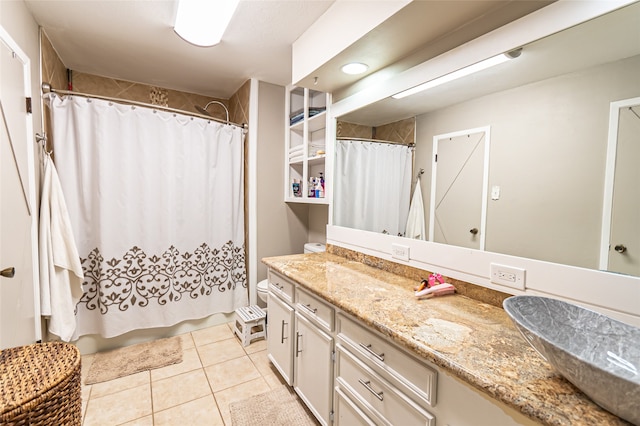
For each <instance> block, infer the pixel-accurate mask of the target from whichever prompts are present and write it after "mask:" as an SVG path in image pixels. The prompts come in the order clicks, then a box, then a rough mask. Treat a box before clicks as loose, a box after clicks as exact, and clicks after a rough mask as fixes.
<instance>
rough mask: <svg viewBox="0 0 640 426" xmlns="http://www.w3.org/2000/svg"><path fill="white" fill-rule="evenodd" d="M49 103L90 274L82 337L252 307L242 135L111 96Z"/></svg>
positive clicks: (80, 311) (81, 313) (80, 310)
mask: <svg viewBox="0 0 640 426" xmlns="http://www.w3.org/2000/svg"><path fill="white" fill-rule="evenodd" d="M49 104H50V107H51V111H52V125H53V141H54V156H55V160H56V165H57V169H58V172H59V175H60V182H61V185H62V189H63V192H64V196H65V198H66V202H67V206H68V209H69V216H70V218H71V222H72V227H73V232H74V235H75V240H76V245H77V247H78V253H79V255H80V257H81V261H82V268H83V272H84V276H85V281H84V283H83V289H84V294H83V296H82V298H81V300H80V302H79V303H78V305H77V306H76V311H77V314H76V318H77V322H78V324H77V329H76V337H77V336H81V335H85V334H100V335H102V336H104V337H113V336H117V335H120V334H123V333H126V332H128V331H131V330H134V329H142V328H151V327H164V326H171V325H174V324H176V323H178V322H181V321H184V320H189V319H197V318H203V317H206V316H209V315H212V314H215V313H220V312H232V311H234V310H235V309H236V308H238V307H240V306H245V305H246V304H247V299H248V298H247V289H246V270H245V254H244V207H243V206H244V184H243V140H244V135H243V133H242V130H241V129H240V128H239V127H237V126H230V125H223V124H218V123H215V122H212V121H208V120H205V119H199V118H193V117H189V116H186V115H181V114H174V113H169V112H165V111H159V110H154V109H151V108H144V107H134V106H130V105H122V104H117V103H112V102H108V101H103V100H99V99H91V98H83V97H71V96H67V97H65V98H60V97H58V96H51V98H50V99H49Z"/></svg>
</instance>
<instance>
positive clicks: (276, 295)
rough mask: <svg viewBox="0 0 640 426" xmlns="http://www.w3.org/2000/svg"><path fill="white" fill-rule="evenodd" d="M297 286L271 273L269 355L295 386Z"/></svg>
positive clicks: (268, 323)
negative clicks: (294, 341) (295, 308)
mask: <svg viewBox="0 0 640 426" xmlns="http://www.w3.org/2000/svg"><path fill="white" fill-rule="evenodd" d="M294 291H295V286H294V285H293V283H291V282H290V281H288V280H286V279H284V278H282V277H280V276H279V275H277V274H275V273H272V272H271V271H269V293H268V295H267V306H268V318H267V353H268V355H267V356H268V357H269V360H270V361H271V363H273V365H274V366H275V367H276V369H277V370H278V371H279V372H280V374H281V375H282V377H283V378H284V380H285V381H286V382H287V384H289V385H293V339H294V337H293V336H294V333H293V330H294V328H293V326H294V318H295V316H294V310H293V308H292V307H291V305H292V304H293V298H294Z"/></svg>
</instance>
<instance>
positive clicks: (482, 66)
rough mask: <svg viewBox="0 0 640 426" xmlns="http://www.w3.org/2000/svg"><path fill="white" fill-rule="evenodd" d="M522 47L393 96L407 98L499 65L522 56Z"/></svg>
mask: <svg viewBox="0 0 640 426" xmlns="http://www.w3.org/2000/svg"><path fill="white" fill-rule="evenodd" d="M521 51H522V49H516V50H513V51H511V52H507V53H501V54H500V55H496V56H493V57H491V58H489V59H485V60H484V61H480V62H477V63H475V64H473V65H469V66H468V67H465V68H461V69H459V70H457V71H454V72H452V73H449V74H445V75H443V76H442V77H438V78H435V79H433V80H429V81H427V82H426V83H423V84H421V85H419V86H415V87H412V88H411V89H407V90H405V91H402V92H400V93H396V94H395V95H393V96H392V97H393V98H395V99H402V98H406V97H407V96H411V95H414V94H416V93H419V92H423V91H425V90H428V89H431V88H434V87H436V86H440V85H441V84H445V83H448V82H450V81H453V80H457V79H459V78H462V77H466V76H468V75H471V74H474V73H476V72H479V71H482V70H485V69H487V68H491V67H493V66H496V65H499V64H501V63H503V62H507V61H509V60H511V59H515V58H517V57H518V56H520V53H521Z"/></svg>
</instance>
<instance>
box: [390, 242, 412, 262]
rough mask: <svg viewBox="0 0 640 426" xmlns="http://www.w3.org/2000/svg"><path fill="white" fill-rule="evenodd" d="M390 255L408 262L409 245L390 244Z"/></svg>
mask: <svg viewBox="0 0 640 426" xmlns="http://www.w3.org/2000/svg"><path fill="white" fill-rule="evenodd" d="M391 257H393V258H394V259H400V260H404V261H405V262H408V261H409V246H403V245H402V244H391Z"/></svg>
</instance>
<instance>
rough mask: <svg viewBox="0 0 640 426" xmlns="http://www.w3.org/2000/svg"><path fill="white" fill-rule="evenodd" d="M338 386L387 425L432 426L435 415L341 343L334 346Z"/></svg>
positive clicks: (433, 425)
mask: <svg viewBox="0 0 640 426" xmlns="http://www.w3.org/2000/svg"><path fill="white" fill-rule="evenodd" d="M336 363H337V382H338V386H340V387H344V388H345V389H347V390H348V391H349V392H350V393H351V394H352V395H353V397H354V400H356V401H358V402H360V404H363V406H364V409H365V410H367V411H371V412H372V413H373V414H374V416H375V417H377V418H379V420H380V421H381V422H383V423H385V424H389V425H406V426H409V425H424V426H435V417H434V416H433V415H431V414H430V413H429V412H427V411H426V410H424V409H423V408H421V407H420V406H419V405H418V404H416V403H415V402H414V401H413V400H411V399H410V398H408V397H407V396H406V395H405V394H404V393H403V392H401V391H400V390H399V389H397V388H396V387H395V386H393V385H392V384H391V383H389V382H388V381H386V380H385V379H383V378H382V377H381V376H380V375H378V374H377V373H376V372H375V371H373V370H372V369H370V368H369V367H367V366H366V365H365V364H364V363H362V362H361V361H360V360H358V359H357V358H356V357H355V356H354V355H352V354H351V353H350V352H349V351H348V350H346V349H345V348H344V347H342V346H341V345H338V346H337V350H336Z"/></svg>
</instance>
